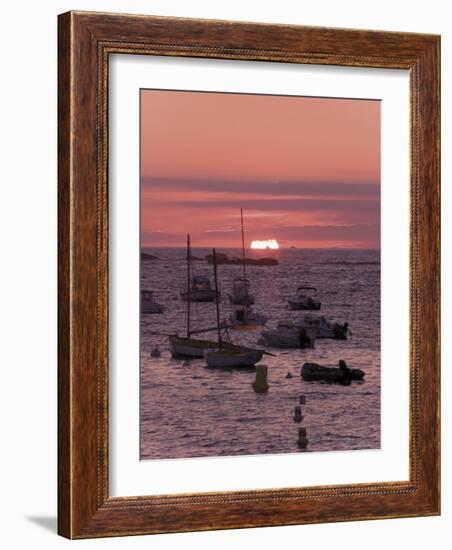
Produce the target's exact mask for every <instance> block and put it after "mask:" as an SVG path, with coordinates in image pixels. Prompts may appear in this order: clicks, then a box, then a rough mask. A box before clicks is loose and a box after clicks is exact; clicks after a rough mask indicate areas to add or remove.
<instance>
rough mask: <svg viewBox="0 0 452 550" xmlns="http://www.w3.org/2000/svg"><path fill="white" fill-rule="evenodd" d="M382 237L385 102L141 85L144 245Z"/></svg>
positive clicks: (351, 241) (311, 242)
mask: <svg viewBox="0 0 452 550" xmlns="http://www.w3.org/2000/svg"><path fill="white" fill-rule="evenodd" d="M240 208H243V210H244V216H245V223H246V237H247V239H246V240H247V241H248V242H249V241H251V240H253V239H277V240H278V241H279V243H280V245H282V246H292V245H293V246H297V247H311V248H312V247H313V248H324V247H344V248H378V247H379V246H380V102H379V101H371V100H348V99H329V98H328V99H325V98H308V97H288V96H262V95H245V94H224V93H205V92H179V91H160V90H142V92H141V224H142V226H141V237H142V246H143V247H158V246H184V243H185V238H186V237H185V236H186V233H190V234H191V236H192V242H193V246H200V247H201V246H206V247H213V246H217V247H219V248H222V247H238V246H240Z"/></svg>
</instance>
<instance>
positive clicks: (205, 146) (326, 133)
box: [140, 89, 381, 460]
mask: <svg viewBox="0 0 452 550" xmlns="http://www.w3.org/2000/svg"><path fill="white" fill-rule="evenodd" d="M380 107H381V102H380V101H378V100H372V99H347V98H324V97H303V96H283V95H258V94H240V93H222V92H202V91H199V92H193V91H173V90H157V89H155V90H154V89H142V90H141V91H140V158H141V166H140V172H141V182H140V186H141V207H140V208H141V220H140V224H141V226H140V233H141V264H140V266H141V267H140V278H141V281H140V285H141V288H140V309H141V344H140V345H141V348H140V351H141V378H140V400H141V403H140V434H141V442H140V458H141V459H142V460H147V459H174V458H194V457H219V456H237V455H256V454H259V455H262V454H279V453H298V452H328V451H352V450H362V449H379V448H380V391H381V388H380V227H381V219H380V218H381V215H380V199H381V197H380Z"/></svg>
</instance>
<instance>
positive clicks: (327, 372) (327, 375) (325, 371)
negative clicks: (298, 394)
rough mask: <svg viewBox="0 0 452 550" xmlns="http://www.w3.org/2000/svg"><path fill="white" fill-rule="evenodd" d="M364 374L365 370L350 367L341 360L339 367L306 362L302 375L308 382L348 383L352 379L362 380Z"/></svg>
mask: <svg viewBox="0 0 452 550" xmlns="http://www.w3.org/2000/svg"><path fill="white" fill-rule="evenodd" d="M364 376H365V373H364V371H362V370H361V369H350V368H348V367H347V365H346V364H345V361H339V367H323V366H321V365H318V364H317V363H305V364H304V365H303V367H302V369H301V377H302V378H303V380H306V381H308V382H317V381H326V382H340V383H348V382H350V381H351V380H362V379H363V378H364Z"/></svg>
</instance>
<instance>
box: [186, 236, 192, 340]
mask: <svg viewBox="0 0 452 550" xmlns="http://www.w3.org/2000/svg"><path fill="white" fill-rule="evenodd" d="M190 284H191V253H190V235H189V234H187V338H190Z"/></svg>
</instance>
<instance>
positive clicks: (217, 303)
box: [213, 248, 221, 349]
mask: <svg viewBox="0 0 452 550" xmlns="http://www.w3.org/2000/svg"><path fill="white" fill-rule="evenodd" d="M213 276H214V280H215V305H216V308H217V331H218V347H219V348H220V349H221V330H220V301H219V297H218V277H217V255H216V252H215V248H214V249H213Z"/></svg>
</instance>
